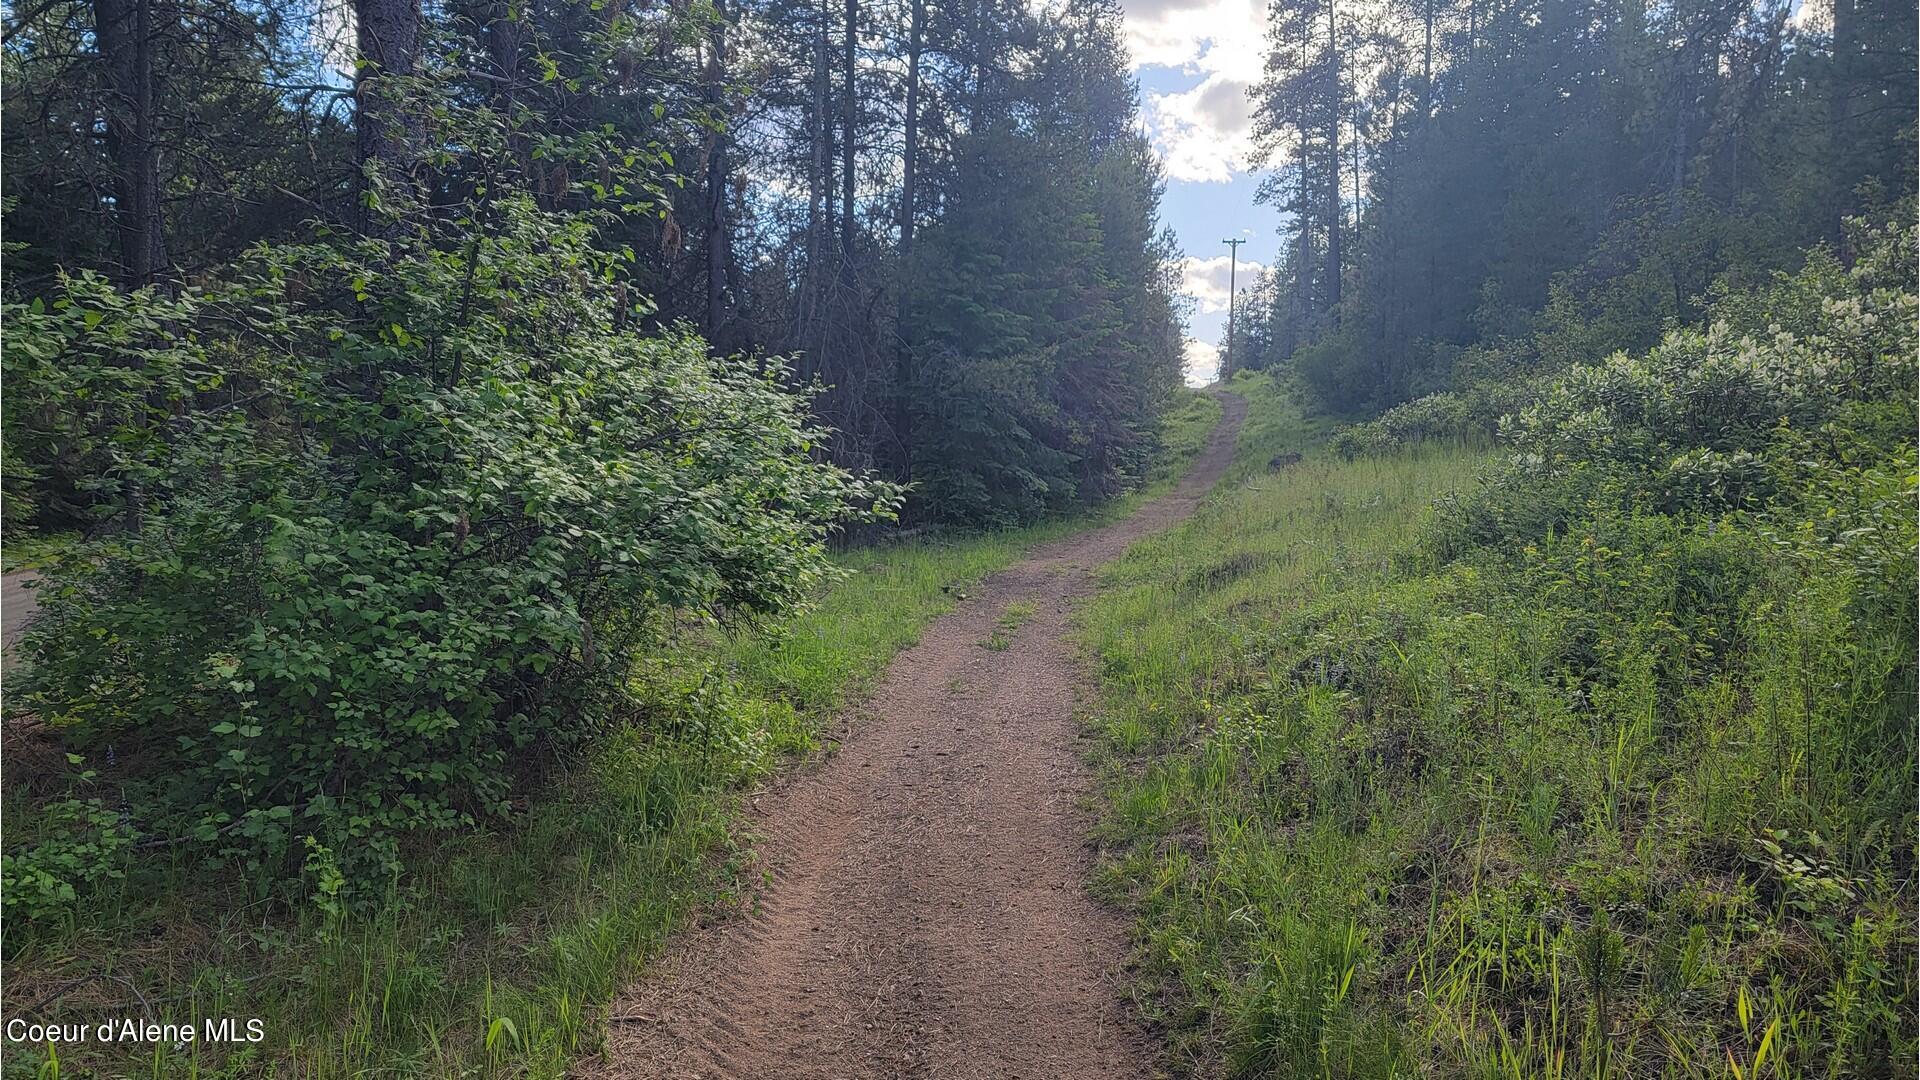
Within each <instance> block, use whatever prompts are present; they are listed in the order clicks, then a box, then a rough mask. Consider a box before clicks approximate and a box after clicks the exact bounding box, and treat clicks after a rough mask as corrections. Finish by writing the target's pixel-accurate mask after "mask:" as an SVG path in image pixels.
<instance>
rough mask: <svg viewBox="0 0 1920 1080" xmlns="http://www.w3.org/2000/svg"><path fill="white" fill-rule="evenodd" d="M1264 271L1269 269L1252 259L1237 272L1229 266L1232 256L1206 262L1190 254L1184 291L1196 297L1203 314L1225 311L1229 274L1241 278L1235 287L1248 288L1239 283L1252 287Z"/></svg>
mask: <svg viewBox="0 0 1920 1080" xmlns="http://www.w3.org/2000/svg"><path fill="white" fill-rule="evenodd" d="M1264 269H1266V267H1265V266H1263V265H1262V264H1260V263H1257V262H1254V261H1253V260H1252V259H1241V260H1240V268H1239V270H1238V271H1234V270H1233V268H1232V267H1231V266H1229V265H1228V256H1225V255H1215V256H1214V257H1213V258H1211V259H1202V258H1199V257H1197V256H1193V255H1188V256H1186V257H1185V258H1183V259H1181V260H1180V291H1181V293H1183V294H1184V295H1187V296H1190V297H1192V298H1193V302H1194V304H1195V305H1196V306H1197V307H1198V308H1199V309H1200V311H1201V313H1202V314H1207V313H1212V312H1218V311H1225V310H1227V282H1228V275H1229V274H1230V273H1232V274H1234V276H1235V277H1236V278H1237V280H1236V281H1235V282H1234V284H1235V285H1236V286H1237V287H1238V288H1241V289H1245V288H1246V286H1245V285H1240V284H1239V282H1240V281H1245V282H1247V283H1249V284H1251V283H1252V282H1253V278H1254V275H1256V274H1258V273H1259V272H1260V271H1262V270H1264ZM1189 351H1191V350H1189Z"/></svg>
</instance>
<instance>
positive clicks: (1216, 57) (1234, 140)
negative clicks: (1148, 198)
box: [1125, 0, 1266, 183]
mask: <svg viewBox="0 0 1920 1080" xmlns="http://www.w3.org/2000/svg"><path fill="white" fill-rule="evenodd" d="M1125 7H1126V19H1127V45H1128V47H1129V49H1130V50H1131V51H1132V54H1133V61H1134V64H1135V65H1136V66H1144V65H1148V64H1152V65H1157V66H1161V67H1168V68H1174V69H1177V70H1180V71H1184V72H1186V73H1187V74H1189V75H1198V76H1200V77H1201V81H1200V84H1199V85H1198V86H1195V87H1193V88H1192V89H1190V90H1185V91H1180V92H1177V93H1166V94H1149V95H1148V96H1147V102H1146V105H1147V108H1146V112H1147V124H1148V130H1149V134H1150V135H1151V136H1152V138H1153V144H1154V148H1155V149H1156V150H1157V151H1159V153H1160V157H1161V160H1162V161H1164V162H1165V163H1166V167H1167V175H1168V176H1169V177H1170V178H1172V179H1174V180H1193V181H1203V182H1208V181H1210V182H1219V183H1224V182H1226V181H1228V180H1230V179H1232V178H1233V174H1234V173H1235V172H1238V171H1242V170H1244V169H1245V168H1246V158H1247V153H1248V151H1249V150H1250V149H1251V141H1250V133H1251V117H1252V108H1253V106H1252V102H1250V101H1248V100H1247V88H1248V87H1250V86H1252V85H1253V84H1254V83H1255V82H1257V81H1259V79H1260V75H1261V72H1262V70H1263V66H1264V64H1265V57H1266V4H1265V3H1264V0H1125Z"/></svg>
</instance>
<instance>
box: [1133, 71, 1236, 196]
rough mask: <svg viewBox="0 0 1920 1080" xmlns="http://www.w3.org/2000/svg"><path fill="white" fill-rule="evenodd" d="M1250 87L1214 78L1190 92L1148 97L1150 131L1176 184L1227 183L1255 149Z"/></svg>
mask: <svg viewBox="0 0 1920 1080" xmlns="http://www.w3.org/2000/svg"><path fill="white" fill-rule="evenodd" d="M1248 85H1249V84H1247V83H1244V82H1241V81H1239V80H1238V79H1234V78H1232V77H1230V76H1228V75H1225V74H1221V73H1218V72H1216V73H1214V74H1212V75H1209V76H1207V78H1206V81H1205V82H1202V83H1201V84H1200V85H1199V86H1196V87H1194V88H1193V89H1191V90H1187V91H1183V92H1181V93H1177V94H1150V95H1148V97H1147V128H1148V132H1149V133H1150V135H1151V136H1152V138H1153V145H1154V149H1155V150H1157V151H1159V153H1160V160H1161V161H1162V162H1164V163H1165V164H1166V168H1167V176H1168V177H1169V178H1171V179H1174V180H1193V181H1201V182H1213V183H1222V184H1224V183H1226V182H1227V181H1229V180H1231V179H1233V174H1234V173H1236V172H1243V171H1245V169H1246V167H1247V156H1248V154H1249V153H1250V152H1251V151H1252V149H1253V119H1252V115H1253V114H1252V110H1253V103H1252V102H1250V101H1248V100H1247V87H1248Z"/></svg>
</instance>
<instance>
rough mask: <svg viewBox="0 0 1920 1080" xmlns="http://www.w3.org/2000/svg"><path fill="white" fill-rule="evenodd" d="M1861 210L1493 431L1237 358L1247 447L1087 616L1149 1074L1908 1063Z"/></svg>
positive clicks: (1888, 633) (1911, 492)
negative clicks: (1793, 259) (1343, 426)
mask: <svg viewBox="0 0 1920 1080" xmlns="http://www.w3.org/2000/svg"><path fill="white" fill-rule="evenodd" d="M1855 244H1856V247H1855V250H1857V251H1858V252H1859V253H1860V254H1859V257H1858V259H1857V261H1856V262H1855V263H1854V264H1853V265H1852V266H1851V267H1843V266H1842V265H1841V264H1840V263H1839V262H1837V261H1835V260H1833V259H1831V258H1828V257H1826V256H1823V255H1821V254H1819V253H1817V252H1816V253H1815V254H1814V255H1813V256H1811V257H1810V258H1809V259H1808V261H1807V265H1806V268H1805V269H1804V270H1802V271H1801V272H1799V273H1798V274H1796V275H1794V276H1792V277H1776V278H1775V279H1774V280H1773V281H1772V282H1771V283H1769V284H1765V285H1762V286H1759V287H1756V288H1754V289H1751V290H1746V291H1727V292H1723V293H1722V294H1720V295H1719V296H1717V297H1716V298H1715V301H1714V303H1713V305H1712V307H1711V310H1710V312H1709V316H1710V317H1709V319H1708V321H1707V324H1706V328H1703V329H1698V330H1675V331H1672V332H1669V333H1668V334H1667V336H1666V337H1665V339H1664V340H1663V341H1662V342H1661V343H1660V344H1658V345H1657V346H1655V347H1654V348H1652V349H1651V350H1650V351H1647V352H1644V353H1641V354H1638V355H1626V354H1616V355H1614V356H1613V357H1611V358H1609V359H1606V360H1604V361H1601V362H1598V363H1593V364H1584V365H1574V366H1572V367H1569V368H1566V369H1565V370H1564V371H1562V372H1561V373H1560V374H1558V375H1553V376H1548V377H1545V378H1543V379H1541V380H1540V381H1539V382H1538V383H1537V385H1535V386H1533V387H1531V388H1529V389H1528V391H1527V401H1526V403H1525V404H1523V405H1522V406H1521V407H1519V408H1517V410H1516V411H1514V412H1512V413H1510V414H1508V415H1507V418H1506V419H1505V420H1504V421H1502V422H1501V424H1500V429H1499V438H1498V441H1497V442H1494V441H1493V439H1492V435H1493V433H1492V432H1491V431H1489V430H1487V429H1486V428H1483V427H1479V426H1476V425H1474V424H1470V423H1455V422H1453V420H1452V419H1450V418H1449V419H1447V420H1446V421H1445V422H1444V423H1440V422H1436V423H1435V424H1433V425H1432V430H1423V428H1422V425H1420V424H1414V423H1410V422H1409V417H1408V415H1407V414H1404V413H1403V414H1402V415H1401V416H1399V417H1397V418H1396V417H1389V418H1387V419H1385V420H1383V421H1380V422H1376V423H1374V424H1370V425H1365V426H1363V427H1362V428H1360V429H1357V430H1351V431H1347V432H1343V433H1341V434H1340V435H1339V436H1337V437H1336V438H1335V440H1334V441H1335V443H1336V445H1337V446H1338V447H1339V448H1341V449H1343V450H1344V451H1345V452H1344V453H1336V452H1333V450H1331V449H1329V448H1328V447H1327V446H1326V445H1325V443H1324V442H1323V441H1322V440H1321V438H1320V434H1319V432H1317V431H1315V430H1314V426H1313V425H1310V424H1308V423H1307V422H1305V421H1304V420H1302V419H1301V416H1300V413H1299V411H1298V406H1296V405H1295V404H1294V400H1295V396H1294V394H1293V393H1292V392H1291V391H1290V389H1288V388H1282V387H1281V386H1280V385H1278V384H1276V383H1274V382H1272V381H1270V380H1269V379H1268V377H1266V376H1260V377H1244V376H1243V377H1242V378H1240V379H1238V380H1236V381H1235V384H1234V385H1235V387H1236V389H1241V390H1242V391H1243V392H1245V393H1247V395H1248V397H1249V398H1250V400H1251V401H1252V402H1253V412H1252V416H1251V417H1250V423H1249V426H1248V427H1247V429H1246V431H1247V432H1248V437H1247V439H1246V440H1245V441H1243V444H1242V446H1241V451H1240V452H1241V457H1242V461H1241V465H1240V469H1241V472H1242V474H1243V475H1244V476H1245V479H1244V481H1243V482H1242V483H1241V484H1240V485H1239V486H1237V487H1233V488H1230V489H1224V490H1223V491H1222V492H1220V493H1217V494H1216V496H1215V498H1214V499H1213V500H1212V501H1211V502H1210V503H1209V504H1207V505H1206V506H1205V507H1203V508H1202V510H1201V512H1200V513H1198V514H1197V515H1196V516H1195V517H1194V518H1193V519H1191V520H1190V521H1189V522H1188V523H1186V524H1185V525H1183V526H1181V527H1180V528H1178V529H1176V530H1174V531H1172V532H1171V533H1169V534H1167V535H1166V536H1164V537H1161V538H1158V539H1155V540H1151V541H1148V542H1146V543H1144V544H1142V545H1140V546H1139V547H1137V548H1136V549H1135V550H1134V551H1133V552H1132V553H1131V554H1130V555H1129V556H1128V557H1126V558H1125V559H1123V560H1121V561H1120V562H1118V563H1116V564H1115V565H1114V567H1113V568H1111V569H1110V571H1109V573H1108V575H1107V584H1108V588H1107V589H1106V590H1105V591H1104V592H1103V593H1102V594H1101V595H1100V596H1099V597H1098V598H1097V599H1096V600H1095V601H1094V602H1093V603H1092V605H1091V606H1090V607H1089V609H1088V610H1087V612H1086V613H1085V615H1084V633H1085V636H1086V638H1087V640H1088V642H1089V644H1090V646H1091V648H1092V649H1094V650H1095V651H1096V653H1097V655H1098V657H1099V658H1100V663H1101V671H1102V678H1103V684H1104V687H1105V694H1106V698H1105V705H1104V708H1103V709H1102V711H1101V712H1100V713H1099V715H1098V718H1097V721H1096V725H1097V729H1098V733H1099V735H1100V737H1101V742H1102V746H1103V750H1102V752H1101V762H1102V770H1103V792H1104V794H1103V799H1102V806H1103V820H1102V824H1101V839H1102V842H1103V843H1104V845H1105V846H1106V848H1107V850H1108V852H1109V854H1110V856H1111V858H1110V861H1109V862H1108V865H1107V869H1106V871H1105V873H1104V874H1103V877H1102V887H1103V888H1104V889H1105V890H1107V891H1108V892H1109V893H1110V894H1111V895H1112V896H1114V897H1115V898H1117V899H1119V900H1121V901H1122V902H1124V903H1126V904H1128V905H1130V907H1131V908H1132V910H1133V911H1134V912H1135V913H1136V914H1137V916H1138V943H1139V948H1140V952H1141V956H1142V958H1143V960H1144V977H1143V979H1142V982H1141V984H1140V997H1141V1001H1142V1004H1143V1006H1144V1007H1145V1009H1146V1010H1147V1011H1148V1012H1149V1013H1150V1015H1152V1016H1153V1017H1154V1018H1155V1019H1156V1020H1157V1021H1158V1022H1159V1024H1161V1025H1162V1026H1163V1028H1164V1030H1165V1031H1166V1032H1167V1033H1168V1035H1169V1037H1170V1039H1171V1042H1170V1050H1169V1054H1170V1061H1171V1063H1172V1064H1173V1065H1174V1066H1175V1067H1176V1069H1177V1071H1179V1072H1181V1073H1183V1074H1195V1075H1226V1076H1335V1077H1338V1076H1352V1077H1387V1076H1395V1075H1400V1076H1405V1075H1412V1074H1421V1075H1457V1076H1481V1077H1515V1078H1519V1077H1573V1076H1670V1077H1739V1078H1751V1077H1783V1078H1784V1077H1812V1076H1827V1077H1839V1076H1912V1075H1914V1069H1915V1054H1916V1034H1915V1006H1916V995H1915V980H1914V969H1913V964H1912V959H1913V955H1914V951H1915V946H1916V941H1915V932H1914V925H1915V914H1916V910H1915V864H1914V852H1915V842H1916V837H1915V824H1914V815H1913V800H1914V782H1913V777H1914V772H1915V689H1916V682H1915V668H1914V656H1913V643H1914V640H1915V636H1916V619H1915V596H1916V582H1915V550H1916V548H1915V544H1916V537H1915V529H1916V523H1915V515H1914V505H1915V491H1916V489H1915V483H1916V476H1915V446H1914V433H1913V416H1914V412H1915V396H1914V394H1915V383H1914V379H1915V366H1914V361H1915V351H1916V342H1915V332H1914V320H1915V310H1916V309H1915V297H1914V292H1915V289H1914V248H1913V234H1912V232H1911V230H1910V228H1904V227H1903V228H1900V229H1895V230H1891V231H1885V232H1882V233H1879V234H1877V235H1867V234H1864V233H1861V234H1857V235H1856V237H1855ZM1446 404H1447V405H1448V407H1452V405H1454V404H1455V403H1451V402H1450V403H1446ZM1396 426H1397V427H1399V428H1400V429H1401V430H1398V431H1396V430H1395V429H1396ZM1288 451H1305V452H1306V460H1305V461H1304V462H1302V463H1301V464H1298V465H1295V466H1293V467H1291V468H1284V469H1280V470H1277V471H1270V468H1269V465H1268V463H1269V462H1270V461H1272V460H1273V459H1274V458H1275V457H1276V456H1278V455H1282V454H1284V453H1286V452H1288Z"/></svg>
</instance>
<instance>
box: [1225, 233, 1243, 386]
mask: <svg viewBox="0 0 1920 1080" xmlns="http://www.w3.org/2000/svg"><path fill="white" fill-rule="evenodd" d="M1220 242H1221V243H1223V244H1225V245H1227V251H1228V255H1227V362H1226V363H1225V364H1223V365H1221V368H1220V381H1222V382H1225V381H1226V380H1227V379H1228V378H1229V377H1231V376H1232V375H1233V299H1234V290H1235V282H1234V277H1235V275H1236V274H1238V273H1239V270H1240V245H1241V244H1244V243H1246V241H1245V240H1238V239H1236V240H1222V241H1220Z"/></svg>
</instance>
